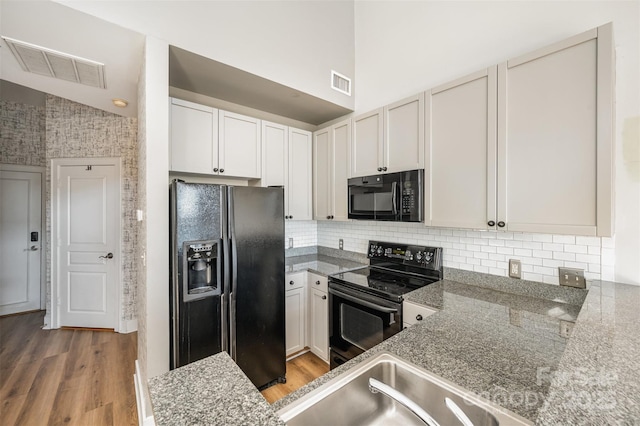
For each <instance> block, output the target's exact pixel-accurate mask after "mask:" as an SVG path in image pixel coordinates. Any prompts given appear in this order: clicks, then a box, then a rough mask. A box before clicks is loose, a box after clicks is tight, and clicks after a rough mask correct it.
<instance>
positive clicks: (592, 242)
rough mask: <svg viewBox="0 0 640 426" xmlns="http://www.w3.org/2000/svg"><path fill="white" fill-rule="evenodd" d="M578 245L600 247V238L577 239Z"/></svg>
mask: <svg viewBox="0 0 640 426" xmlns="http://www.w3.org/2000/svg"><path fill="white" fill-rule="evenodd" d="M576 244H580V245H585V246H594V247H600V245H601V242H600V237H576Z"/></svg>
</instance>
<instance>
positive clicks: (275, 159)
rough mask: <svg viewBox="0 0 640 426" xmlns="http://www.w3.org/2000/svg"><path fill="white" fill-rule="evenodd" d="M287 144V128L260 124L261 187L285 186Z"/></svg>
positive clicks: (271, 124)
mask: <svg viewBox="0 0 640 426" xmlns="http://www.w3.org/2000/svg"><path fill="white" fill-rule="evenodd" d="M288 144H289V129H288V127H287V126H283V125H281V124H276V123H270V122H268V121H263V122H262V186H286V185H287V171H288V170H287V169H288V168H289V165H288V164H287V149H288Z"/></svg>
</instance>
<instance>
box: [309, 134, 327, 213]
mask: <svg viewBox="0 0 640 426" xmlns="http://www.w3.org/2000/svg"><path fill="white" fill-rule="evenodd" d="M330 151H331V128H326V129H322V130H318V131H317V132H315V133H314V135H313V218H314V219H315V220H328V219H329V218H330V215H331V206H330V201H329V199H330V197H331V158H330Z"/></svg>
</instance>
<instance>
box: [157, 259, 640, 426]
mask: <svg viewBox="0 0 640 426" xmlns="http://www.w3.org/2000/svg"><path fill="white" fill-rule="evenodd" d="M314 262H315V264H312V263H314ZM343 262H350V261H343V260H338V261H336V260H335V258H330V257H329V258H328V256H326V255H323V254H313V255H306V256H295V257H290V258H288V259H287V267H288V268H289V267H290V268H291V271H294V270H296V271H300V270H312V271H313V272H318V273H321V274H325V275H326V274H331V273H335V272H338V271H342V270H344V269H351V265H350V264H349V263H343ZM323 263H326V264H328V265H329V266H328V268H329V269H323V268H324V266H326V265H322V264H323ZM355 263H358V262H355ZM356 266H362V264H358V265H356ZM294 268H295V269H294ZM334 268H338V269H337V270H335V269H334ZM341 268H344V269H341ZM445 276H446V277H447V279H446V280H442V281H439V282H437V283H434V284H431V285H429V286H427V287H423V288H421V289H418V290H416V291H414V292H411V293H409V294H407V295H406V296H405V298H406V300H409V301H412V302H415V303H419V304H423V305H427V306H431V307H434V308H437V309H439V312H438V313H436V314H434V315H431V316H429V317H427V318H425V319H424V320H423V321H421V322H420V323H418V324H417V325H415V326H413V327H410V328H408V329H406V330H404V331H402V332H401V333H398V334H396V335H395V336H393V337H391V338H390V339H388V340H386V341H384V342H382V343H381V344H379V345H378V346H376V347H374V348H373V349H371V350H369V351H367V352H365V353H364V354H362V355H360V356H359V357H357V358H355V359H353V360H351V361H349V362H347V363H345V364H344V365H342V366H340V367H338V368H336V369H335V370H332V371H330V372H329V373H327V374H326V375H324V376H322V377H320V378H318V379H317V380H315V381H313V382H311V383H310V384H308V385H306V386H305V387H303V388H301V389H299V390H297V391H296V392H294V393H292V394H290V395H288V396H286V397H285V398H283V399H281V400H279V401H277V402H276V403H274V404H273V405H271V406H269V404H267V403H266V401H265V400H264V398H262V396H261V394H260V393H259V392H258V391H257V390H256V389H255V387H253V385H252V384H251V382H250V381H249V380H248V379H247V378H246V377H245V376H244V374H243V373H242V372H241V370H240V369H239V368H238V367H237V366H236V365H235V364H234V363H233V361H231V359H230V358H229V357H228V355H227V354H225V353H223V354H218V355H214V356H213V357H209V358H206V359H205V360H202V361H199V362H196V363H193V364H190V365H188V366H186V367H182V368H180V369H177V370H173V371H171V372H169V373H166V374H164V375H162V376H160V377H156V378H154V379H151V380H150V381H149V389H150V394H151V399H152V403H153V407H154V414H155V419H156V423H157V424H159V425H162V424H178V423H179V424H186V423H200V424H207V423H224V424H241V423H242V424H248V423H251V424H272V423H273V424H281V422H280V420H279V419H278V417H277V415H276V411H277V410H279V409H281V408H283V407H285V406H286V405H287V404H289V403H291V402H293V401H295V400H297V399H298V398H300V397H301V396H303V395H305V394H307V393H309V392H311V391H312V390H313V389H316V388H317V387H319V386H321V385H322V384H324V383H326V382H328V381H329V380H331V379H332V378H335V377H336V376H338V375H340V374H341V373H343V372H344V371H346V370H348V369H349V368H350V367H352V366H354V365H356V364H358V363H359V362H361V361H363V360H365V359H367V358H369V357H371V356H372V355H374V354H377V353H379V352H381V351H388V352H391V353H393V354H396V355H398V356H400V357H401V358H403V359H405V360H407V361H409V362H412V363H414V364H416V365H418V366H421V367H423V368H425V369H426V370H429V371H431V372H433V373H434V374H437V375H439V376H441V377H443V378H445V379H448V380H450V381H452V382H454V383H456V384H458V385H460V386H462V387H463V388H466V389H468V390H470V391H472V392H474V393H476V394H478V395H480V396H482V397H484V398H487V399H489V400H491V401H494V402H496V403H497V404H499V405H501V406H503V407H505V408H507V409H509V410H511V411H513V412H515V413H517V414H519V415H521V416H523V417H525V418H527V419H529V420H531V421H534V422H536V423H537V424H544V425H547V424H554V425H555V424H558V425H561V424H562V425H566V424H593V423H597V424H612V423H613V424H634V423H637V421H638V419H640V368H638V367H639V364H640V360H639V358H638V354H640V332H638V324H640V309H638V305H639V304H640V286H629V285H624V284H616V283H610V282H600V281H594V282H591V283H590V284H591V287H590V290H589V291H588V292H587V291H585V290H576V289H569V288H564V287H557V286H551V285H547V284H540V283H531V282H526V281H514V280H509V279H505V278H500V277H493V276H490V275H485V274H469V273H466V272H464V271H457V270H445ZM452 278H455V279H452ZM461 281H462V282H461ZM583 302H584V304H583ZM581 305H582V309H581ZM567 333H570V338H568V339H567V337H566V336H567ZM193 395H197V397H195V398H194V396H193Z"/></svg>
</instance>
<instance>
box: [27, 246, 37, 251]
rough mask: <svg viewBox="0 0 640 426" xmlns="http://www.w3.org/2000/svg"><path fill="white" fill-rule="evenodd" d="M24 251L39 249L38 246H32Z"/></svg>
mask: <svg viewBox="0 0 640 426" xmlns="http://www.w3.org/2000/svg"><path fill="white" fill-rule="evenodd" d="M24 251H38V246H31V247H29V248H28V249H25V250H24Z"/></svg>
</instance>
